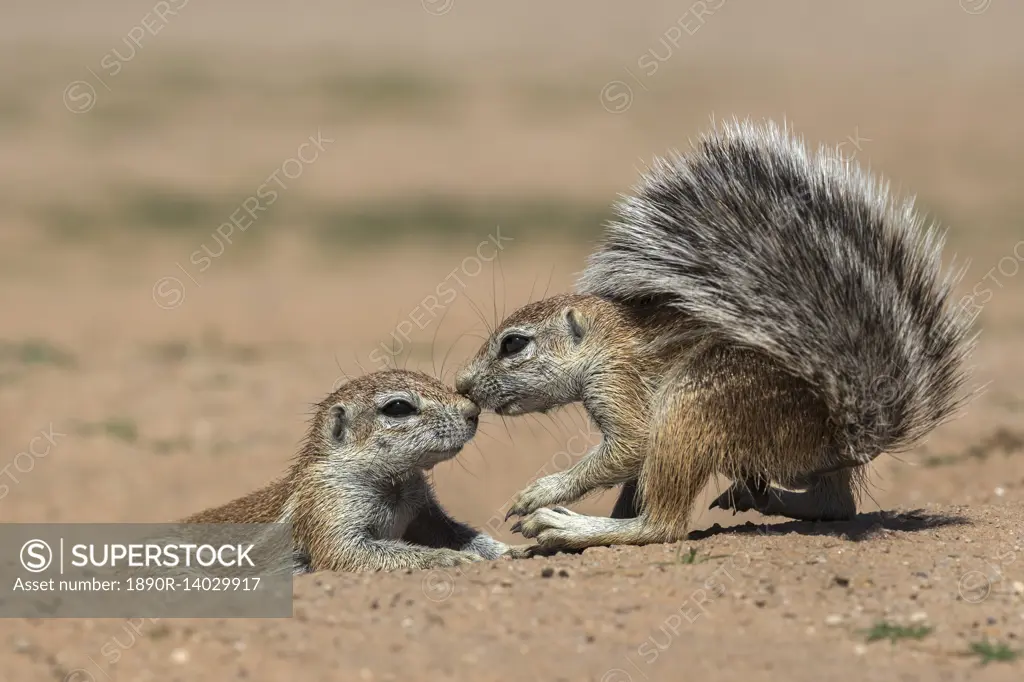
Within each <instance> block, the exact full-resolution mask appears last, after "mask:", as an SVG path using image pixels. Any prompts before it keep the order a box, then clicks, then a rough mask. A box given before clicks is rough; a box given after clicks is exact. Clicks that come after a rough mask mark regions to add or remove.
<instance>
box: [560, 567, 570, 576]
mask: <svg viewBox="0 0 1024 682" xmlns="http://www.w3.org/2000/svg"><path fill="white" fill-rule="evenodd" d="M558 577H560V578H568V577H569V571H567V570H565V569H564V568H560V569H558Z"/></svg>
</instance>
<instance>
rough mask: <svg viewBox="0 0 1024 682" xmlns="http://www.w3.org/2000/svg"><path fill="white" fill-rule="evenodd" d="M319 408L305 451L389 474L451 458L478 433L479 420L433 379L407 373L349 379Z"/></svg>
mask: <svg viewBox="0 0 1024 682" xmlns="http://www.w3.org/2000/svg"><path fill="white" fill-rule="evenodd" d="M317 407H318V409H317V412H316V416H315V417H314V419H313V425H312V427H311V433H310V437H309V444H310V447H309V448H307V451H311V452H313V453H317V454H321V453H324V452H326V453H328V456H329V457H331V458H336V459H339V460H341V461H343V462H346V463H350V462H351V463H360V462H362V463H368V464H371V465H372V466H374V467H379V468H380V469H381V471H382V472H383V473H386V474H388V475H399V474H401V473H404V472H408V471H411V470H414V469H430V468H431V467H433V466H434V465H435V464H437V463H438V462H443V461H445V460H447V459H451V458H452V457H454V456H455V455H457V454H458V452H459V450H461V449H462V447H463V446H464V445H465V444H466V443H467V442H469V440H470V439H471V438H473V436H474V435H475V434H476V427H477V422H478V417H479V415H480V408H478V407H477V406H476V405H475V404H474V403H473V402H472V401H470V400H468V399H466V398H465V397H463V396H461V395H458V394H457V393H456V392H455V391H453V390H452V389H451V388H449V387H448V386H445V385H444V384H442V383H441V382H440V381H438V380H437V379H434V378H433V377H430V376H427V375H426V374H422V373H420V372H410V371H406V370H388V371H383V372H374V373H372V374H367V375H366V376H362V377H359V378H356V379H353V380H351V381H349V382H347V383H345V384H343V385H342V386H341V388H339V389H338V390H336V391H334V392H333V393H332V394H331V395H329V396H327V398H326V399H324V400H323V401H322V402H321V403H320V404H319V405H318V406H317Z"/></svg>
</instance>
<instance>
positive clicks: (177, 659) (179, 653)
mask: <svg viewBox="0 0 1024 682" xmlns="http://www.w3.org/2000/svg"><path fill="white" fill-rule="evenodd" d="M190 658H191V656H190V655H189V653H188V649H175V650H174V651H172V652H171V662H172V663H177V664H178V665H185V664H186V663H188V661H189V659H190Z"/></svg>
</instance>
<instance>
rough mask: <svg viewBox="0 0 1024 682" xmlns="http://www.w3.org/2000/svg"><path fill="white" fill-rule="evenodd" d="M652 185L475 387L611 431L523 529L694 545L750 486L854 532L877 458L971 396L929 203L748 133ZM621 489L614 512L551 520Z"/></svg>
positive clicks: (539, 502) (492, 354)
mask: <svg viewBox="0 0 1024 682" xmlns="http://www.w3.org/2000/svg"><path fill="white" fill-rule="evenodd" d="M634 189H635V192H634V195H633V196H630V197H627V198H625V199H624V200H623V201H621V202H620V203H619V204H618V205H617V214H618V220H617V221H615V222H613V223H612V224H611V225H610V226H609V228H608V232H607V235H606V239H605V242H604V244H603V245H602V246H601V247H600V248H599V249H598V250H597V252H596V253H595V254H594V255H593V256H592V257H591V258H590V261H589V263H588V265H587V268H586V270H585V271H584V272H583V275H582V277H581V281H580V283H579V286H578V291H579V293H578V294H573V295H564V296H556V297H554V298H549V299H546V300H542V301H539V302H536V303H532V304H529V305H527V306H525V307H523V308H521V309H519V310H517V311H515V312H514V313H512V314H511V315H509V317H508V318H507V319H505V320H504V321H502V323H501V324H500V325H499V326H498V328H497V329H496V330H495V331H494V333H493V334H492V335H491V337H490V338H489V339H488V341H487V342H486V343H485V344H484V345H483V347H482V348H481V349H480V351H479V352H478V353H477V355H476V356H475V358H474V359H473V360H472V361H471V362H470V363H469V365H468V366H467V367H465V368H464V369H463V370H462V371H461V372H460V373H459V375H458V376H457V379H456V386H457V388H458V390H459V392H460V393H462V394H463V395H466V396H468V397H470V398H471V399H472V400H473V401H474V402H476V403H477V404H478V405H480V406H481V407H482V408H484V409H491V410H494V411H495V412H497V413H499V414H504V415H517V414H524V413H528V412H538V411H541V412H543V411H546V410H548V409H551V408H555V407H558V406H561V405H566V404H569V403H573V402H582V403H583V405H584V406H585V408H586V410H587V412H588V413H589V415H590V417H591V418H592V419H593V420H594V422H595V423H596V424H597V425H598V426H599V427H600V429H601V431H602V433H603V436H604V438H603V441H602V443H600V444H599V445H598V446H596V447H595V448H594V450H593V451H592V452H590V453H589V454H588V455H587V456H586V457H585V458H583V459H582V460H581V461H579V462H578V463H577V464H575V465H574V466H572V467H571V468H569V469H568V470H566V471H563V472H560V473H557V474H553V475H551V476H545V477H543V478H541V479H539V480H537V481H536V482H534V483H533V484H532V485H530V486H529V487H527V488H526V489H525V490H524V491H522V492H520V493H519V495H518V496H517V498H516V499H515V500H514V502H513V504H512V507H511V510H510V511H509V516H511V515H519V516H520V517H521V519H520V520H519V522H518V523H517V524H516V526H515V527H514V529H518V530H520V531H521V532H522V534H523V535H525V536H527V537H532V538H536V539H537V540H538V542H539V543H540V545H541V546H542V547H551V548H554V547H561V548H582V547H589V546H593V545H607V544H646V543H655V542H673V541H675V540H678V539H680V538H682V537H685V534H686V532H687V530H688V526H689V522H690V513H691V509H692V507H693V505H694V502H695V501H696V499H697V496H698V494H699V493H700V492H701V490H702V489H703V488H704V486H705V485H706V484H707V483H708V481H709V480H710V479H711V478H712V476H713V475H715V474H718V473H720V474H724V475H726V476H728V477H730V478H731V479H733V480H734V481H735V483H734V484H733V485H732V487H731V488H730V489H729V490H728V491H727V492H726V493H725V494H723V495H722V496H721V497H719V498H718V499H717V500H716V501H715V502H714V503H713V504H712V507H714V506H718V507H722V508H723V509H725V508H732V509H734V510H740V511H746V510H748V509H757V510H759V511H761V512H763V513H765V514H768V515H782V516H789V517H792V518H797V519H807V520H837V519H846V518H849V517H851V516H852V515H854V514H855V513H856V505H857V496H858V493H859V492H860V491H861V488H862V486H863V484H864V473H865V472H864V469H865V467H864V465H865V464H867V463H868V462H871V461H872V460H873V459H875V458H876V457H877V456H878V455H879V454H881V453H883V452H894V451H898V450H902V449H906V448H908V447H910V446H912V445H914V444H915V443H917V442H918V441H919V440H920V439H921V438H922V437H923V436H924V435H925V434H927V433H928V432H929V431H930V430H932V429H933V428H935V427H936V426H938V425H939V424H940V423H942V422H943V421H945V420H946V419H948V418H950V417H951V416H952V415H954V414H955V413H956V412H957V411H958V410H959V409H960V408H961V407H962V406H963V405H964V404H965V402H966V400H967V398H968V397H969V395H970V391H965V390H964V387H965V385H966V382H967V379H968V372H967V370H965V369H964V367H963V366H964V363H965V361H966V359H967V357H968V356H969V355H970V352H971V350H972V348H973V343H974V339H973V336H972V334H971V327H972V325H973V322H974V315H972V314H969V313H967V312H966V311H965V310H964V309H963V307H958V306H956V305H954V304H953V303H952V300H951V298H950V294H951V291H952V288H953V286H954V285H955V283H956V282H957V281H958V279H959V276H960V274H962V273H955V272H952V271H949V272H943V266H942V263H941V248H942V238H941V236H939V235H937V234H936V232H935V230H934V228H928V229H923V221H922V219H921V218H919V217H918V216H917V214H916V213H915V212H914V209H913V202H912V201H906V202H902V201H897V200H895V199H893V198H891V197H890V196H889V193H888V190H887V187H886V185H884V184H883V183H881V182H880V181H878V180H876V179H875V178H873V177H872V176H870V175H869V174H868V173H867V172H865V171H863V170H861V169H860V168H859V167H857V166H856V165H854V164H853V163H851V162H849V161H847V160H845V159H843V158H842V157H840V156H839V154H838V153H837V152H836V151H832V150H826V149H822V150H819V151H818V153H817V154H811V153H809V152H808V151H807V149H806V148H805V147H804V145H803V143H802V141H801V140H799V139H798V138H795V137H793V136H792V135H791V134H790V133H789V132H788V131H786V130H780V129H779V128H778V127H777V126H776V125H775V124H773V123H766V124H763V125H758V124H752V123H750V122H742V123H741V122H733V123H731V124H728V125H726V126H724V127H723V128H720V129H718V130H715V131H712V132H711V133H710V134H708V135H706V136H704V137H703V138H701V140H700V141H699V142H698V143H697V144H696V145H695V147H694V149H693V151H692V152H691V153H689V154H687V155H685V156H684V155H678V154H677V155H674V156H672V157H671V158H670V159H667V160H657V162H656V163H655V164H654V167H653V168H652V169H650V170H649V172H647V173H646V175H645V176H644V177H643V178H642V180H641V182H640V183H639V184H638V185H637V186H636V187H635V188H634ZM772 482H774V483H777V484H778V485H779V486H781V487H782V488H788V489H782V488H780V487H774V486H772V485H771V483H772ZM617 484H623V491H622V493H621V495H620V497H619V500H618V502H617V503H616V505H615V509H614V510H613V512H612V518H601V517H591V516H583V515H580V514H576V513H574V512H571V511H568V510H566V509H564V508H561V507H556V508H553V509H552V508H548V507H550V506H551V505H558V504H565V503H569V502H572V501H574V500H577V499H579V498H581V497H582V496H584V495H586V494H587V493H589V492H591V491H594V490H596V489H599V488H606V487H611V486H614V485H617ZM794 489H803V492H797V491H796V490H794Z"/></svg>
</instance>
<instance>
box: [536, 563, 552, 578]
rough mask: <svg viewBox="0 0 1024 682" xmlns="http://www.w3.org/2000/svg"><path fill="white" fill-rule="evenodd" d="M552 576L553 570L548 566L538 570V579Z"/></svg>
mask: <svg viewBox="0 0 1024 682" xmlns="http://www.w3.org/2000/svg"><path fill="white" fill-rule="evenodd" d="M554 574H555V569H553V568H551V567H550V566H545V567H544V568H542V569H541V570H540V577H541V578H550V577H551V576H553V575H554Z"/></svg>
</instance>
